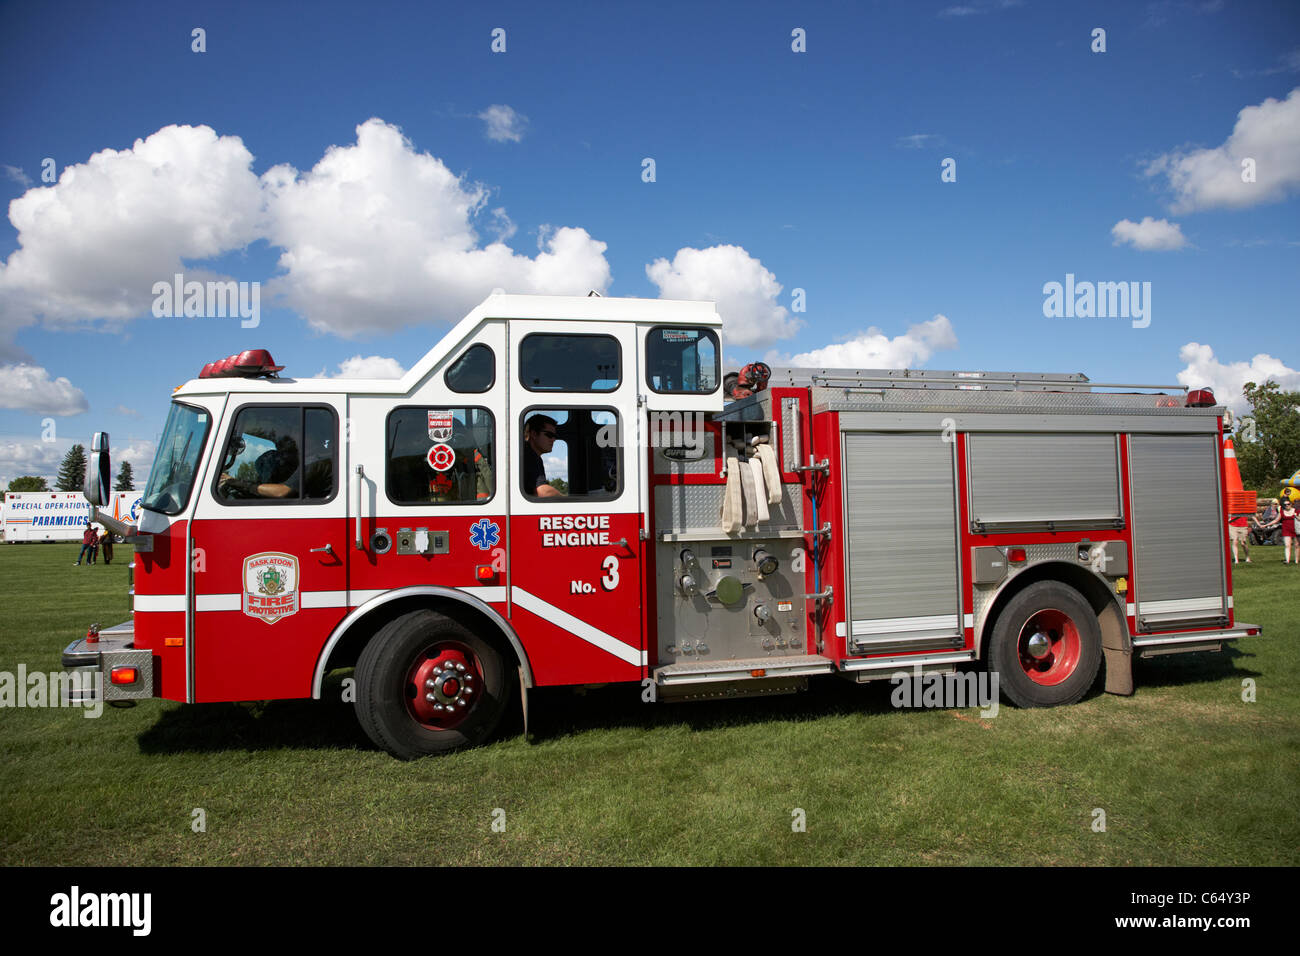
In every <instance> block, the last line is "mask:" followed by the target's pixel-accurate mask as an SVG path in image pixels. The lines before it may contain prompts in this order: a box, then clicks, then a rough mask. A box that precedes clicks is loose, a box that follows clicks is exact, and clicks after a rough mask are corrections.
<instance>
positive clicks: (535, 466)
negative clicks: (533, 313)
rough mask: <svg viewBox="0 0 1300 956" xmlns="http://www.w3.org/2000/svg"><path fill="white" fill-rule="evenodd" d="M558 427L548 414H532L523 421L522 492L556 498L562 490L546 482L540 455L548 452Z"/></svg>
mask: <svg viewBox="0 0 1300 956" xmlns="http://www.w3.org/2000/svg"><path fill="white" fill-rule="evenodd" d="M557 427H559V426H558V425H557V424H556V422H555V419H554V418H551V417H550V416H549V415H534V416H532V417H531V418H529V419H528V421H526V422H524V492H525V493H526V494H530V495H536V496H537V497H539V498H558V497H561V496H563V494H564V492H562V491H560V490H558V489H557V488H555V487H553V486H552V485H550V484H548V483H547V479H546V467H545V465H543V464H542V456H543V455H547V454H550V451H551V448H552V447H553V446H554V445H555V430H556V428H557Z"/></svg>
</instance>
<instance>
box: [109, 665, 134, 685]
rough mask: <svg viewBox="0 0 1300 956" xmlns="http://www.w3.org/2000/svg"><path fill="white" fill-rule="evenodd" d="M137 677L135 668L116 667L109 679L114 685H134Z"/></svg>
mask: <svg viewBox="0 0 1300 956" xmlns="http://www.w3.org/2000/svg"><path fill="white" fill-rule="evenodd" d="M136 676H137V675H136V670H135V668H134V667H114V668H113V672H112V673H111V674H109V675H108V679H109V680H111V681H112V682H113V683H114V684H134V683H135V680H136Z"/></svg>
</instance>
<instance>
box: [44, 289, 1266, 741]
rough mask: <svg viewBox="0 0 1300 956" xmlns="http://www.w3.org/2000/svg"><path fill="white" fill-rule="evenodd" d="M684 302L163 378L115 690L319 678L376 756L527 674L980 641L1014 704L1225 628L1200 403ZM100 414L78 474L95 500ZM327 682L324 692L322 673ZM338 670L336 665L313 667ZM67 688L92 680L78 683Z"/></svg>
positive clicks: (486, 705) (517, 307) (713, 683)
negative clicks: (745, 335) (377, 371)
mask: <svg viewBox="0 0 1300 956" xmlns="http://www.w3.org/2000/svg"><path fill="white" fill-rule="evenodd" d="M721 327H722V323H721V320H720V318H719V316H718V314H717V311H716V308H715V307H714V305H713V304H711V303H700V302H675V301H664V300H639V299H615V298H603V297H598V296H589V297H549V296H515V295H502V294H496V295H492V296H491V297H489V298H488V299H487V300H486V301H485V302H483V303H482V304H481V305H480V306H478V307H477V308H476V309H474V310H473V311H472V312H471V313H470V314H469V315H468V316H466V317H465V318H464V319H463V320H462V321H461V322H460V323H459V324H457V325H456V326H455V327H454V328H453V329H452V330H451V331H450V332H449V333H448V334H447V335H446V336H445V337H444V338H443V340H442V341H441V342H440V343H438V344H437V345H436V346H435V347H434V348H433V349H432V350H431V351H430V352H429V353H428V354H427V355H425V356H424V358H423V359H421V360H420V361H419V362H418V363H417V364H416V365H415V366H414V367H413V368H412V369H411V370H410V371H409V372H407V373H406V374H405V375H404V376H403V377H402V378H400V379H395V380H383V381H358V380H352V379H348V380H338V379H300V378H294V377H292V376H289V375H283V374H281V373H282V372H283V371H284V369H283V368H282V367H281V366H278V365H276V364H275V363H274V360H273V359H272V358H271V356H270V355H269V354H268V353H267V352H266V351H265V350H249V351H246V352H243V353H241V354H240V355H237V356H231V357H229V358H226V359H222V360H220V361H216V362H212V363H209V364H207V365H205V366H204V367H203V369H202V371H201V372H200V374H199V375H198V377H197V378H195V379H193V380H191V381H189V382H186V383H185V384H184V385H183V386H181V387H179V388H178V389H176V391H175V393H174V394H173V396H172V404H171V410H170V413H169V415H168V417H167V421H166V425H165V427H164V430H163V434H162V439H161V441H160V444H159V447H158V450H157V457H156V459H155V461H154V464H153V468H152V470H151V471H150V474H149V480H148V486H147V488H146V490H145V493H144V496H143V500H142V501H141V508H140V512H139V518H138V521H135V522H134V523H130V524H128V523H126V522H124V521H117V522H116V523H115V524H114V521H113V519H112V518H111V516H106V515H104V513H103V512H99V513H98V514H97V516H96V519H95V520H97V521H99V522H100V523H107V524H111V525H114V530H116V531H117V532H118V533H120V534H122V535H123V536H124V537H125V538H126V539H127V540H128V541H130V542H131V543H132V544H134V548H135V556H134V560H133V566H132V605H133V611H132V615H131V620H130V621H129V622H126V623H123V624H119V625H117V626H115V627H109V628H105V629H103V630H100V629H99V628H98V626H95V627H93V628H92V629H91V632H90V633H88V634H87V636H86V637H85V638H83V639H80V640H77V641H75V642H73V643H72V644H71V645H69V646H68V647H67V649H66V650H65V651H64V654H63V661H64V664H65V666H67V667H70V668H86V669H88V670H94V671H98V672H99V673H100V675H101V677H102V681H87V682H85V683H86V685H87V686H88V687H94V686H95V685H96V684H99V686H101V687H102V693H103V694H104V696H105V697H106V698H107V699H109V700H129V699H136V698H148V697H159V698H164V699H167V700H174V701H182V702H188V703H204V702H215V701H249V700H274V699H283V698H309V697H315V698H319V697H320V696H321V694H322V689H323V688H324V687H325V686H326V683H325V682H326V676H327V675H329V674H330V673H331V672H332V671H335V670H338V669H343V668H354V671H353V674H352V675H351V677H352V681H354V683H353V684H349V683H347V682H345V683H344V687H345V688H351V689H352V690H353V691H354V692H355V697H354V699H355V708H356V713H357V717H358V719H359V721H360V723H361V725H362V727H364V729H365V731H366V733H367V734H368V735H369V737H370V738H371V739H372V740H373V741H374V742H375V744H376V745H378V746H379V747H382V748H384V749H386V750H388V751H389V752H391V753H392V754H394V755H396V756H398V757H403V758H412V757H418V756H422V755H425V754H431V753H437V752H441V751H447V750H452V749H456V748H459V747H463V746H466V745H473V744H477V743H479V742H481V741H483V740H484V739H486V738H487V737H488V736H489V735H490V734H491V733H492V732H493V730H494V728H495V727H496V726H497V724H498V721H499V719H500V718H501V715H502V713H503V711H504V710H505V709H506V707H507V705H508V704H509V702H510V701H511V700H512V699H514V698H520V699H521V700H522V706H523V713H524V719H525V722H526V721H527V719H528V699H529V694H530V692H531V691H532V690H533V689H534V688H540V687H559V686H571V687H572V686H586V685H604V684H624V685H626V686H627V687H628V689H629V692H630V693H637V694H639V695H640V696H641V697H642V699H645V700H654V701H664V702H667V701H687V700H700V699H715V698H732V697H734V698H742V697H748V696H753V695H765V694H781V693H789V692H793V691H798V690H802V689H805V688H806V687H807V685H808V682H809V678H810V677H814V676H822V675H838V676H839V677H841V678H844V679H847V680H850V681H853V682H866V681H869V680H872V679H874V678H883V677H889V676H891V675H893V674H895V673H897V672H899V671H911V672H913V673H917V674H920V673H923V672H924V673H928V672H932V671H938V672H948V671H952V670H954V669H958V668H967V667H971V666H975V665H977V664H980V663H982V664H983V666H985V667H987V668H988V669H989V670H991V671H993V672H995V673H996V674H997V676H998V681H999V685H1000V687H1001V691H1002V694H1003V695H1004V696H1005V697H1006V698H1007V699H1009V700H1010V701H1011V702H1013V703H1014V704H1017V705H1019V706H1022V707H1038V706H1055V705H1060V704H1069V703H1073V702H1075V701H1078V700H1079V699H1080V698H1081V697H1082V696H1083V695H1084V694H1085V693H1086V692H1087V691H1088V690H1089V688H1090V687H1092V686H1093V684H1094V682H1095V681H1096V680H1097V677H1098V673H1099V669H1100V668H1101V667H1102V666H1103V663H1104V671H1105V678H1104V685H1105V689H1106V690H1107V691H1109V692H1111V693H1116V694H1131V693H1133V679H1132V668H1131V662H1132V658H1133V657H1134V656H1135V655H1136V656H1139V657H1149V656H1153V655H1159V654H1173V653H1183V652H1193V651H1218V650H1220V649H1221V648H1222V647H1223V646H1224V644H1225V642H1228V641H1232V640H1234V639H1236V638H1239V637H1243V636H1246V635H1249V634H1255V633H1258V632H1259V628H1258V627H1254V626H1251V625H1248V624H1242V623H1239V622H1237V621H1236V620H1235V617H1234V611H1233V603H1232V581H1231V571H1230V564H1229V561H1228V559H1227V555H1228V543H1227V537H1226V530H1225V529H1226V525H1225V493H1224V481H1223V462H1222V458H1221V454H1220V445H1221V441H1222V428H1223V411H1224V410H1223V408H1222V407H1219V406H1217V405H1215V402H1214V398H1213V396H1212V395H1210V394H1209V393H1208V392H1207V391H1205V390H1197V391H1192V392H1190V393H1189V392H1187V391H1186V390H1185V389H1182V388H1179V387H1169V386H1165V387H1156V386H1131V385H1101V384H1096V383H1092V382H1090V381H1089V379H1088V378H1087V377H1086V376H1084V375H1080V374H1020V373H1001V372H944V371H915V370H912V371H908V370H859V369H847V370H846V369H806V368H793V369H776V370H772V369H769V368H767V367H766V366H763V365H762V364H761V363H756V364H755V365H751V366H747V367H746V368H745V369H744V370H743V373H741V374H740V375H736V374H732V375H728V376H724V375H722V374H721V372H722V370H721V367H720V361H721V356H722V342H721V340H720V334H721ZM109 457H110V456H109V445H108V436H107V435H105V434H103V433H99V434H97V435H96V436H95V438H94V440H93V441H92V451H91V459H92V460H91V463H90V468H89V469H88V476H87V487H86V496H87V498H88V499H89V500H90V502H91V504H92V505H103V504H105V503H106V502H108V501H109V500H110V499H109V498H108V492H107V489H106V486H107V477H106V476H107V475H108V474H110V469H111V465H110V463H109ZM331 686H335V687H337V685H331ZM335 692H337V690H336V691H335ZM86 693H96V691H94V690H88V691H86Z"/></svg>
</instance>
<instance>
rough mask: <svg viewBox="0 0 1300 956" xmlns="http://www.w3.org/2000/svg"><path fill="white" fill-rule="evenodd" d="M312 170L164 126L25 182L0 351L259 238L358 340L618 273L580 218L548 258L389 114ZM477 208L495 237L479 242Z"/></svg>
mask: <svg viewBox="0 0 1300 956" xmlns="http://www.w3.org/2000/svg"><path fill="white" fill-rule="evenodd" d="M356 132H357V140H356V142H355V143H354V144H352V145H350V146H334V147H331V148H330V149H329V150H328V151H326V153H325V155H324V156H323V157H322V158H321V159H320V160H319V162H317V163H316V164H315V166H314V167H313V168H312V169H310V170H308V171H306V172H300V171H299V170H297V169H295V168H293V167H292V166H288V165H279V166H275V167H273V168H271V169H269V170H267V172H266V173H265V174H263V175H262V176H261V177H258V176H256V175H255V174H254V173H253V171H252V162H253V155H252V153H250V152H249V150H248V149H247V148H246V147H245V146H244V143H243V141H242V140H241V139H240V138H239V137H237V136H218V135H217V134H216V133H215V132H214V131H213V130H212V129H210V128H208V127H206V126H199V127H190V126H167V127H164V128H163V129H160V130H158V132H156V133H154V134H153V135H151V136H149V137H147V138H145V139H142V140H137V141H136V142H135V144H134V145H133V146H132V147H131V148H130V149H125V150H120V151H118V150H112V149H108V150H103V151H102V152H99V153H96V154H95V155H93V156H91V157H90V159H89V160H87V161H86V162H85V163H80V164H73V165H70V166H68V167H66V168H65V169H64V170H63V174H62V176H61V177H60V178H59V182H58V183H56V184H55V185H52V186H43V187H38V188H33V189H29V190H28V191H27V192H26V193H25V194H24V195H22V196H20V197H19V198H18V199H16V200H14V201H13V202H12V203H11V204H10V207H9V218H10V221H11V222H12V224H13V226H14V228H15V229H16V230H17V233H18V248H17V250H16V251H15V252H13V253H12V254H11V255H10V256H9V258H8V260H7V261H6V262H3V263H0V357H8V358H9V359H10V360H15V359H17V358H20V357H22V356H21V352H20V350H19V349H17V348H16V347H15V345H14V335H15V333H16V332H17V330H18V329H20V328H22V327H24V326H28V325H32V324H35V323H37V322H43V323H45V324H47V325H56V326H57V325H67V324H69V323H77V322H86V321H92V320H96V319H107V320H111V321H126V320H129V319H133V318H139V317H141V316H145V315H148V314H149V312H150V306H151V305H152V303H153V300H154V295H153V291H152V290H153V286H154V283H156V282H160V281H161V282H171V281H172V276H173V275H174V274H175V273H178V272H183V273H185V274H186V277H187V278H197V279H200V280H202V279H205V278H217V277H216V276H213V275H211V274H210V273H206V272H201V270H196V269H188V270H187V269H185V268H184V267H183V262H184V261H190V262H195V261H197V262H202V261H203V260H205V259H211V258H214V257H216V256H220V255H223V254H226V253H229V252H232V251H236V250H239V249H242V248H244V247H246V246H247V245H249V244H250V243H252V242H254V241H256V240H259V239H265V240H267V241H268V242H270V243H271V244H272V245H275V246H279V247H280V248H281V249H282V250H283V252H282V254H281V256H280V260H279V265H280V267H281V269H282V270H283V274H282V275H280V276H277V277H276V278H274V279H272V280H270V281H269V282H268V281H266V280H259V281H263V284H264V288H263V293H264V294H265V295H264V299H263V304H264V305H265V304H267V303H266V299H267V297H270V298H274V297H276V296H279V301H280V302H281V303H282V304H287V305H288V306H290V307H292V308H294V309H295V310H297V311H298V312H299V313H300V314H301V315H302V316H303V317H304V318H305V319H306V320H307V322H308V323H309V324H310V325H311V326H312V327H313V328H315V329H317V330H320V331H328V332H333V333H336V334H338V335H341V336H345V337H346V336H350V335H355V334H358V333H360V332H362V331H367V330H372V329H373V330H378V331H391V330H393V329H396V328H398V327H401V326H403V325H408V324H416V323H427V322H446V321H452V320H456V319H459V318H460V317H461V316H463V315H464V314H465V313H466V312H467V311H469V309H470V308H472V307H473V306H475V305H477V304H478V303H479V302H480V301H481V300H482V299H483V298H485V297H486V296H487V295H488V293H490V292H491V291H492V290H493V289H494V288H498V287H499V288H502V289H505V290H507V291H510V292H521V293H536V294H543V295H546V294H550V295H561V294H573V295H582V294H584V293H586V292H587V291H588V290H590V289H596V290H598V291H602V292H603V291H605V289H607V288H608V286H609V283H610V269H609V263H608V262H607V261H606V259H605V249H606V246H605V243H603V242H599V241H597V240H596V239H593V238H592V237H591V236H590V235H588V233H587V232H586V230H584V229H581V228H576V227H568V226H566V227H561V228H554V227H550V226H544V227H542V228H541V229H540V230H539V232H538V251H537V253H536V254H535V255H532V256H529V255H521V254H518V253H516V252H514V251H513V250H512V249H511V248H510V247H509V246H507V245H506V244H505V240H506V239H509V238H510V237H511V235H513V233H514V231H515V226H514V223H513V222H512V221H511V220H510V218H509V216H508V215H507V213H506V211H505V210H504V209H501V208H496V209H492V210H490V211H488V210H487V208H486V205H487V201H488V198H489V195H490V190H489V189H488V188H487V187H486V186H483V185H481V184H478V183H473V182H470V181H468V180H466V179H463V178H461V177H458V176H456V175H455V174H453V173H452V172H451V171H449V170H448V169H447V167H446V165H444V163H443V162H442V161H441V160H440V159H438V158H436V157H434V156H431V155H429V154H428V153H421V152H417V151H416V149H415V147H414V146H412V144H411V143H410V142H409V141H408V140H407V139H406V138H405V137H404V136H403V135H402V133H401V131H400V130H399V129H398V128H397V127H395V126H391V125H389V124H387V123H385V122H383V121H382V120H380V119H371V120H369V121H367V122H365V123H362V124H361V125H360V126H358V127H357V130H356ZM480 213H482V214H483V215H484V218H485V220H486V228H487V229H488V231H490V232H494V233H495V234H496V236H497V239H496V240H495V241H492V242H488V243H486V244H484V243H483V242H481V240H480V238H479V235H478V233H477V232H476V230H475V227H474V221H475V218H476V216H478V215H479V214H480Z"/></svg>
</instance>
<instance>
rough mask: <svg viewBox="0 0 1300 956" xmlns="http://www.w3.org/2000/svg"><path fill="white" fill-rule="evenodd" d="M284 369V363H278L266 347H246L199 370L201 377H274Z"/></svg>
mask: <svg viewBox="0 0 1300 956" xmlns="http://www.w3.org/2000/svg"><path fill="white" fill-rule="evenodd" d="M283 370H284V366H283V365H276V364H275V359H273V358H271V353H270V352H268V351H267V350H266V349H245V350H244V351H242V352H240V353H239V354H238V355H227V356H226V357H225V358H223V359H218V360H217V361H215V362H209V363H208V364H207V365H205V366H203V368H202V370H201V371H200V372H199V378H258V377H260V376H263V375H265V376H267V377H274V376H275V374H276V373H277V372H281V371H283Z"/></svg>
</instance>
